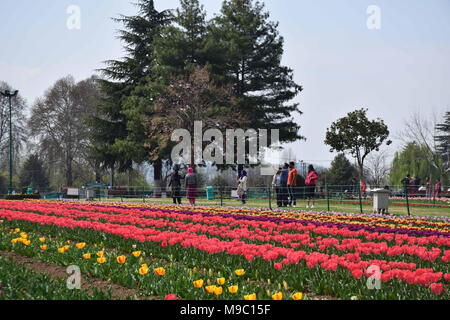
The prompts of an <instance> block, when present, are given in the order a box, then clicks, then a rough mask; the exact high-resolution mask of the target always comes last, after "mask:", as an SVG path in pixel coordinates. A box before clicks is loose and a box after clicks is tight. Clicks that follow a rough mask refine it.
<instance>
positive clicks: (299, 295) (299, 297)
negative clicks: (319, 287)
mask: <svg viewBox="0 0 450 320" xmlns="http://www.w3.org/2000/svg"><path fill="white" fill-rule="evenodd" d="M292 299H293V300H302V299H303V293H301V292H297V293H294V294H293V295H292Z"/></svg>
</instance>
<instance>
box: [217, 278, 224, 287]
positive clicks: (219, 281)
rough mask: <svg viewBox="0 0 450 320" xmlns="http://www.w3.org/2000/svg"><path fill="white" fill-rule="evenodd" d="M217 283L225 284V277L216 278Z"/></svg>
mask: <svg viewBox="0 0 450 320" xmlns="http://www.w3.org/2000/svg"><path fill="white" fill-rule="evenodd" d="M217 283H218V284H219V285H221V286H223V285H224V284H225V278H218V279H217Z"/></svg>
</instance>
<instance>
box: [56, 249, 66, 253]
mask: <svg viewBox="0 0 450 320" xmlns="http://www.w3.org/2000/svg"><path fill="white" fill-rule="evenodd" d="M64 251H66V250H64V248H58V252H59V253H64Z"/></svg>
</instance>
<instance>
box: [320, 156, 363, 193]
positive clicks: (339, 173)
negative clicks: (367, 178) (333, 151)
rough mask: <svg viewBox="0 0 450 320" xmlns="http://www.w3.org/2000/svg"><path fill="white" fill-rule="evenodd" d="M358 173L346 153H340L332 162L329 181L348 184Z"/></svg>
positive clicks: (342, 184) (336, 183) (336, 184)
mask: <svg viewBox="0 0 450 320" xmlns="http://www.w3.org/2000/svg"><path fill="white" fill-rule="evenodd" d="M356 174H357V171H356V169H355V167H354V166H353V165H352V164H351V163H350V161H349V160H348V159H347V157H346V156H345V155H344V154H342V153H340V154H338V155H337V156H336V157H335V158H334V160H333V162H331V168H330V169H329V170H328V181H327V183H328V184H330V185H334V186H348V185H350V183H351V180H352V178H353V177H354V176H355V175H356Z"/></svg>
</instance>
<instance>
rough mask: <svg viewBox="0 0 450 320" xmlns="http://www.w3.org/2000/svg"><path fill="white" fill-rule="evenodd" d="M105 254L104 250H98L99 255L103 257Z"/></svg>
mask: <svg viewBox="0 0 450 320" xmlns="http://www.w3.org/2000/svg"><path fill="white" fill-rule="evenodd" d="M104 256H105V252H104V251H99V252H97V257H99V258H103V257H104Z"/></svg>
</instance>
